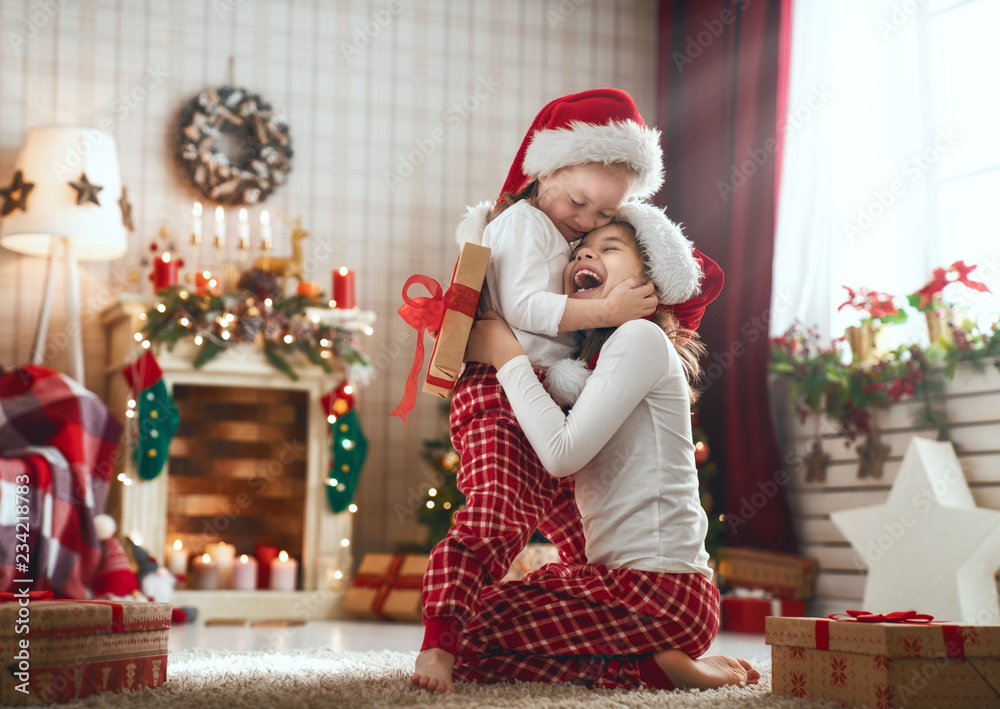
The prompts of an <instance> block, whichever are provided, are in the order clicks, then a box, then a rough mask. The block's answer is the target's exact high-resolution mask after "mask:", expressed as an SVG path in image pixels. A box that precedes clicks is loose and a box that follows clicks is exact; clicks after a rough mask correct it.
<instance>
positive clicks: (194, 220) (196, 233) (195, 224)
mask: <svg viewBox="0 0 1000 709" xmlns="http://www.w3.org/2000/svg"><path fill="white" fill-rule="evenodd" d="M191 243H192V244H194V245H195V246H198V245H199V244H201V202H195V203H194V207H192V209H191Z"/></svg>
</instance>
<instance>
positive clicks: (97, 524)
mask: <svg viewBox="0 0 1000 709" xmlns="http://www.w3.org/2000/svg"><path fill="white" fill-rule="evenodd" d="M94 529H95V530H96V531H97V538H98V539H100V540H101V541H102V542H103V541H104V540H106V539H111V537H113V536H115V532H117V531H118V524H117V523H116V522H115V518H114V517H112V516H111V515H97V516H96V517H94Z"/></svg>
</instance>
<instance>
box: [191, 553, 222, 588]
mask: <svg viewBox="0 0 1000 709" xmlns="http://www.w3.org/2000/svg"><path fill="white" fill-rule="evenodd" d="M191 587H192V588H197V589H199V590H202V591H211V590H214V589H216V588H218V587H219V566H218V564H216V563H215V559H213V558H212V557H211V556H209V555H208V554H202V555H201V556H196V557H195V558H193V559H192V560H191Z"/></svg>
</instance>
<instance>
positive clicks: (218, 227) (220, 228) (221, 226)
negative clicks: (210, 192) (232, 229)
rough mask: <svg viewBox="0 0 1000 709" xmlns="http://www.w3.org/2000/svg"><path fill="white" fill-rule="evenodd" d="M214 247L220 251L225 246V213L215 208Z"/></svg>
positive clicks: (219, 208) (220, 208)
mask: <svg viewBox="0 0 1000 709" xmlns="http://www.w3.org/2000/svg"><path fill="white" fill-rule="evenodd" d="M215 245H216V246H217V247H219V248H220V249H221V248H222V247H223V246H225V245H226V212H225V210H223V209H222V207H216V208H215Z"/></svg>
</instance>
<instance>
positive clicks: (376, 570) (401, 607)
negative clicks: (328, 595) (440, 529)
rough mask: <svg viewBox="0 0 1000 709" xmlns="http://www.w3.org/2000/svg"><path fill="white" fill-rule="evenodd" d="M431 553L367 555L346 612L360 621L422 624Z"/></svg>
mask: <svg viewBox="0 0 1000 709" xmlns="http://www.w3.org/2000/svg"><path fill="white" fill-rule="evenodd" d="M429 559H430V557H429V556H428V555H427V554H365V556H364V558H363V559H361V564H360V565H359V566H358V572H357V573H356V574H355V575H354V578H353V579H352V580H351V587H350V588H349V589H347V593H346V594H345V595H344V605H343V609H344V611H345V612H347V613H350V614H351V615H353V616H356V617H358V618H367V619H371V620H404V621H414V622H417V623H419V622H420V597H421V594H422V592H423V585H424V572H425V571H427V562H428V560H429Z"/></svg>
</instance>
